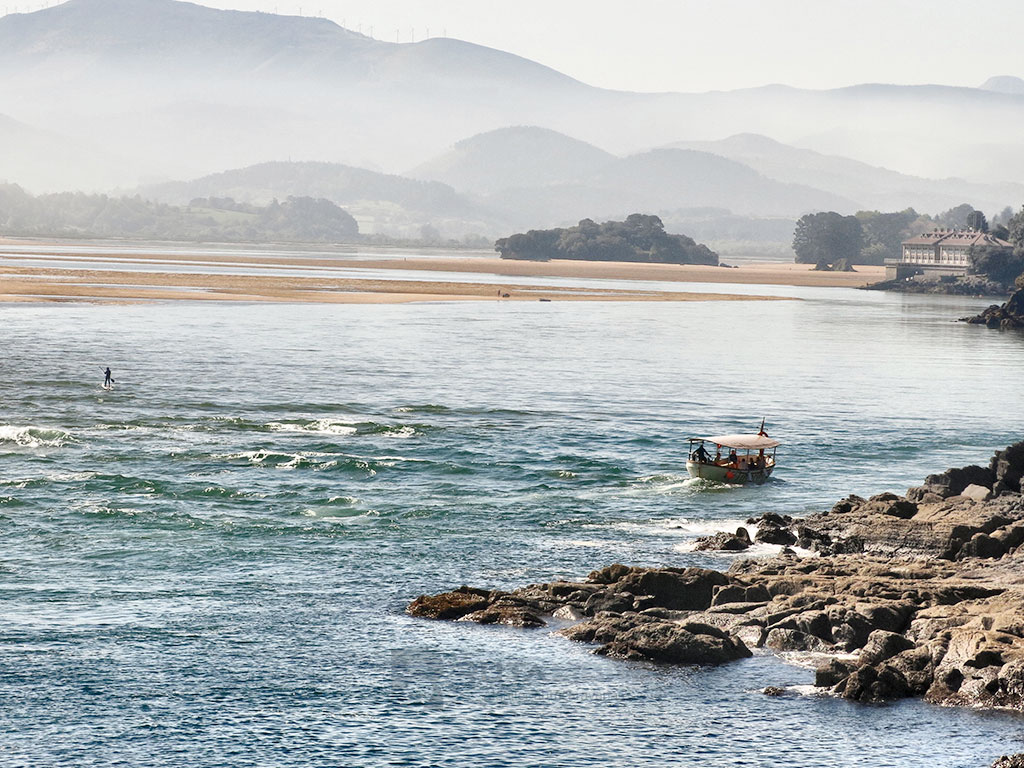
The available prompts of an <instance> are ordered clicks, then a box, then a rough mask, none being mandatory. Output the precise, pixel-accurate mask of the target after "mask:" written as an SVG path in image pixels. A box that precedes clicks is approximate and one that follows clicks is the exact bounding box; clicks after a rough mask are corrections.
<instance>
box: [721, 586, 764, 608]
mask: <svg viewBox="0 0 1024 768" xmlns="http://www.w3.org/2000/svg"><path fill="white" fill-rule="evenodd" d="M771 598H772V596H771V595H770V594H769V593H768V590H767V589H765V588H764V587H763V586H761V585H759V584H757V585H754V586H749V587H748V586H744V585H741V584H728V585H726V586H722V587H715V588H714V589H713V590H712V593H711V605H712V606H716V605H717V606H721V605H726V604H728V603H745V604H750V603H766V602H768V601H769V600H771Z"/></svg>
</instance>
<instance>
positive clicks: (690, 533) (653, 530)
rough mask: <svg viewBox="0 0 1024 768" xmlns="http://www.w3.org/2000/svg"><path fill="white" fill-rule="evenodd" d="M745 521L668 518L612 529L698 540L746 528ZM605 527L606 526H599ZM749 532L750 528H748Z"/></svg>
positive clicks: (619, 523) (617, 524)
mask: <svg viewBox="0 0 1024 768" xmlns="http://www.w3.org/2000/svg"><path fill="white" fill-rule="evenodd" d="M746 525H747V523H746V521H745V520H742V519H736V520H690V519H689V518H686V517H675V518H666V519H664V520H647V521H644V522H618V523H612V524H611V525H610V526H608V527H611V528H615V529H618V530H622V531H628V532H629V533H641V534H646V535H649V536H665V535H669V536H678V537H681V538H696V537H698V536H713V535H714V534H716V533H718V532H720V531H735V530H736V529H737V528H739V527H741V526H744V527H746ZM597 527H604V526H597ZM748 530H749V528H748Z"/></svg>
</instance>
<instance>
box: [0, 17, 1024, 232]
mask: <svg viewBox="0 0 1024 768" xmlns="http://www.w3.org/2000/svg"><path fill="white" fill-rule="evenodd" d="M989 86H990V87H987V88H954V87H947V86H930V85H929V86H897V85H885V84H867V85H859V86H854V87H850V88H840V89H834V90H826V91H810V90H802V89H799V88H792V87H787V86H766V87H763V88H750V89H744V90H738V91H729V92H710V93H685V94H683V93H658V94H649V93H627V92H618V91H609V90H604V89H600V88H594V87H591V86H588V85H586V84H584V83H581V82H579V81H577V80H574V79H573V78H571V77H568V76H566V75H564V74H561V73H559V72H556V71H555V70H552V69H550V68H549V67H545V66H543V65H541V64H539V63H537V62H533V61H529V60H528V59H524V58H522V57H519V56H515V55H512V54H509V53H505V52H502V51H497V50H494V49H491V48H487V47H485V46H479V45H473V44H471V43H467V42H463V41H459V40H452V39H447V38H434V39H429V40H423V41H420V42H417V43H401V44H398V43H390V42H384V41H381V40H374V39H372V38H370V37H367V36H364V35H360V34H357V33H355V32H352V31H351V30H346V29H343V28H342V27H340V26H338V25H337V24H335V23H333V22H331V21H328V20H326V19H322V18H311V17H296V16H279V15H275V14H268V13H255V12H243V11H227V10H218V9H214V8H208V7H204V6H201V5H196V4H193V3H186V2H178V0H68V2H65V3H63V4H61V5H57V6H54V7H51V8H45V9H42V10H38V11H35V12H32V13H14V14H8V15H6V16H4V17H2V18H0V105H2V108H3V110H4V112H5V113H6V114H8V115H9V116H10V117H12V118H14V119H15V120H19V121H21V122H22V123H26V124H30V125H33V126H36V127H38V128H39V129H41V130H44V131H48V132H50V133H52V134H57V135H61V136H64V137H66V141H67V146H73V147H79V146H84V147H95V148H96V151H95V152H94V153H93V156H94V157H104V156H111V157H116V158H117V160H116V161H113V160H112V161H111V162H110V165H111V166H112V171H111V173H110V174H109V175H110V176H117V177H123V176H125V175H127V174H130V175H131V176H132V177H133V178H134V179H136V180H141V179H145V178H182V177H186V178H192V177H200V176H204V175H206V174H209V173H211V172H214V171H217V170H220V169H223V168H236V167H246V166H250V165H256V164H259V163H263V162H266V161H268V160H273V159H281V158H290V159H292V160H296V161H300V160H301V161H324V162H332V163H340V164H344V165H349V166H356V167H373V168H378V169H383V170H386V171H390V172H398V171H402V170H407V169H409V168H417V175H419V174H420V171H421V170H422V169H421V168H418V166H420V165H421V164H422V163H424V162H426V161H428V160H429V159H430V158H433V157H437V156H439V155H441V154H442V153H446V152H448V151H449V149H450V148H451V147H452V145H453V144H455V143H456V142H458V141H459V140H461V139H463V138H465V137H467V136H473V135H475V134H480V133H484V132H488V131H493V130H494V129H495V128H499V127H502V126H512V125H530V126H539V127H541V128H546V129H549V130H552V131H557V132H558V133H561V134H565V135H567V136H573V137H575V138H576V139H578V140H580V141H581V142H585V143H586V144H589V145H592V146H593V147H600V148H602V149H604V150H607V151H609V152H612V153H613V154H616V155H626V154H630V153H635V152H637V151H638V149H640V148H645V147H656V146H663V145H666V144H670V143H672V142H676V141H680V140H686V141H695V140H698V139H700V140H703V139H706V138H707V137H718V136H730V135H733V134H739V133H754V134H762V135H767V136H772V137H774V138H776V139H778V140H779V141H781V142H783V143H785V144H788V145H791V146H800V147H805V148H808V149H813V150H816V151H818V152H819V153H824V154H832V155H840V156H843V157H849V158H853V159H856V160H859V161H861V162H864V163H868V164H870V165H875V166H881V167H885V168H891V169H893V170H895V171H899V172H901V173H904V174H911V175H916V176H925V177H931V178H942V177H947V176H956V177H962V178H965V179H969V180H972V181H979V180H980V181H996V182H1003V181H1006V180H1012V179H1018V178H1024V136H1022V135H1021V133H1020V131H1019V128H1018V126H1020V125H1021V124H1024V94H1021V93H1018V92H1017V90H1016V89H1015V87H1012V82H1011V81H1008V80H1006V79H1005V78H1000V79H998V80H996V81H995V82H994V83H992V82H991V81H990V83H989ZM498 138H500V137H498ZM533 140H535V141H536V140H537V138H536V137H533ZM687 148H691V147H687ZM18 149H19V148H18V146H15V147H14V148H12V150H11V151H12V152H14V153H16V152H17V151H18ZM462 149H463V155H464V156H471V155H472V154H473V150H474V148H473V147H468V148H466V147H463V148H462ZM483 149H484V150H486V147H483ZM576 149H581V148H580V147H576ZM569 151H570V155H569V156H567V157H566V158H564V160H565V163H564V165H559V163H557V162H555V163H554V164H553V167H552V173H551V175H550V176H549V177H544V176H543V174H542V173H541V171H542V169H540V168H538V167H536V166H534V167H533V168H532V169H531V168H527V169H526V170H527V171H532V172H531V173H524V176H527V177H532V179H533V181H529V180H528V179H527V180H525V181H524V180H522V179H520V180H519V181H523V183H526V184H527V185H530V184H535V183H536V180H538V179H541V178H544V179H545V183H548V182H550V183H558V184H571V183H573V178H571V177H568V178H562V179H556V178H555V177H556V176H557V175H559V174H568V173H570V172H572V170H573V167H574V165H573V155H572V154H571V153H572V152H575V151H576V150H569ZM456 154H459V150H458V148H457V149H456ZM26 157H27V158H29V160H30V162H25V163H23V164H22V165H21V166H19V168H20V169H21V170H19V173H18V175H17V177H15V178H14V179H13V180H14V181H16V182H18V183H21V184H24V185H26V186H28V187H30V188H35V187H36V186H37V180H38V179H43V178H48V179H53V178H56V177H59V175H60V174H61V173H63V171H62V168H63V166H62V164H57V166H56V168H53V167H51V166H49V165H48V164H47V161H46V159H45V157H40V156H37V155H35V154H32V153H29V154H27V155H26ZM581 157H582V155H581ZM460 162H461V159H460V158H458V157H456V158H449V164H448V165H447V166H442V167H436V166H435V167H433V168H428V169H427V170H429V171H430V173H432V174H438V175H444V174H445V173H449V172H450V173H451V174H452V179H458V180H459V183H460V184H462V183H465V184H466V185H467V188H469V187H472V188H473V189H479V190H480V191H481V193H486V194H496V193H497V190H496V189H495V188H493V187H487V186H480V184H481V183H484V182H485V180H486V178H487V177H486V175H478V176H476V177H469V176H460V175H459V174H461V173H463V169H462V166H461V165H460ZM514 170H515V169H512V168H507V167H505V170H504V171H503V173H504V175H506V176H507V177H508V178H510V179H511V178H512V172H513V171H514ZM55 174H56V175H55ZM763 175H765V176H768V175H770V174H767V173H765V174H763ZM66 179H67V186H69V187H70V186H78V185H79V184H80V181H79V179H78V177H77V176H76V175H75V173H74V169H73V168H69V169H68V173H67V175H66ZM519 181H516V182H515V183H517V184H518V183H519ZM755 183H756V184H759V185H761V184H762V183H761V182H758V181H756V179H755ZM790 183H792V184H798V185H802V186H803V187H811V188H818V189H822V188H824V191H825V192H827V193H829V194H831V196H832V198H833V199H835V198H841V199H851V198H853V197H855V196H853V195H851V194H849V191H850V190H847V189H835V190H832V189H827V188H825V185H824V184H819V183H818V182H817V181H816V180H808V179H806V178H796V177H794V178H792V179H791V180H790ZM762 186H763V185H762ZM897 191H898V190H897ZM780 192H781V193H783V198H782V199H783V201H784V202H785V207H787V208H791V207H793V205H794V204H795V203H797V201H798V200H799V198H800V197H801V195H803V196H804V197H806V198H808V199H809V200H810V201H811V204H815V205H816V202H815V198H814V196H813V195H811V193H809V192H808V191H807V190H806V189H805V190H802V191H801V190H798V189H789V190H780ZM698 204H708V203H707V201H698ZM778 207H780V208H781V207H783V206H782V205H780V206H778ZM898 207H899V206H898ZM630 210H631V208H626V209H624V210H622V211H620V213H628V212H629V211H630Z"/></svg>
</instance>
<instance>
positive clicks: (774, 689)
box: [761, 685, 786, 696]
mask: <svg viewBox="0 0 1024 768" xmlns="http://www.w3.org/2000/svg"><path fill="white" fill-rule="evenodd" d="M761 693H763V694H764V695H765V696H785V695H786V689H785V688H779V687H778V686H777V685H767V686H765V687H764V688H763V689H762V691H761Z"/></svg>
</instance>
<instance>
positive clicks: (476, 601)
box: [406, 586, 504, 621]
mask: <svg viewBox="0 0 1024 768" xmlns="http://www.w3.org/2000/svg"><path fill="white" fill-rule="evenodd" d="M495 594H496V593H494V592H489V591H487V590H485V589H474V588H473V587H467V586H461V587H459V588H458V589H454V590H452V591H451V592H445V593H443V594H440V595H420V596H419V597H417V598H416V599H415V600H413V601H412V602H411V603H410V604H409V607H408V608H406V612H407V613H409V614H410V615H412V616H421V617H423V618H425V619H444V620H447V621H454V620H456V619H460V618H462V617H463V616H465V615H466V614H467V613H472V612H473V611H477V610H480V609H482V608H485V607H486V606H487V605H489V604H490V602H491V600H492V596H494V595H495ZM501 594H504V593H501Z"/></svg>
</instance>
